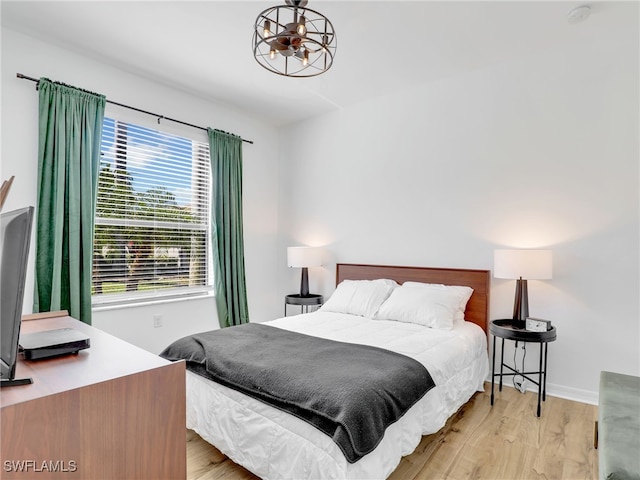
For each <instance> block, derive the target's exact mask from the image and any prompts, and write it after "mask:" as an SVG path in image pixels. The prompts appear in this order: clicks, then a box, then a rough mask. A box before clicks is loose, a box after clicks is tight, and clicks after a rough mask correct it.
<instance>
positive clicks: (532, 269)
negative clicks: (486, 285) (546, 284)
mask: <svg viewBox="0 0 640 480" xmlns="http://www.w3.org/2000/svg"><path fill="white" fill-rule="evenodd" d="M551 274H552V254H551V250H494V252H493V276H494V277H495V278H510V279H514V278H515V279H518V278H522V279H523V280H547V279H550V278H552V275H551Z"/></svg>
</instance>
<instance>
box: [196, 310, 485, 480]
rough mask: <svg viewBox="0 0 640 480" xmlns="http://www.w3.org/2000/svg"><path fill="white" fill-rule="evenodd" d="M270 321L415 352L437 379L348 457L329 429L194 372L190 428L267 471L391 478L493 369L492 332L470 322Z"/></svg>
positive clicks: (319, 317)
mask: <svg viewBox="0 0 640 480" xmlns="http://www.w3.org/2000/svg"><path fill="white" fill-rule="evenodd" d="M266 324H268V325H272V326H275V327H279V328H284V329H287V330H292V331H296V332H300V333H306V334H309V335H315V336H318V337H323V338H328V339H332V340H338V341H342V342H350V343H360V344H364V345H373V346H377V347H381V348H386V349H388V350H393V351H395V352H398V353H401V354H404V355H407V356H409V357H412V358H414V359H416V360H417V361H419V362H420V363H422V364H423V365H424V366H425V367H426V368H427V369H428V370H429V372H430V373H431V376H432V378H433V380H434V381H435V384H436V386H435V387H434V388H433V389H432V390H430V391H429V392H428V393H427V394H426V395H425V396H424V397H423V398H422V399H421V400H420V401H419V402H418V403H417V404H416V405H414V406H413V407H412V408H411V409H410V410H409V411H408V412H407V413H406V414H405V415H404V416H403V417H402V418H401V419H400V420H399V421H398V422H396V423H394V424H393V425H391V426H390V427H389V428H388V429H387V431H386V432H385V436H384V438H383V440H382V441H381V442H380V444H379V445H378V447H377V448H376V449H375V450H374V451H373V452H371V453H370V454H368V455H366V456H365V457H363V458H362V459H360V460H359V461H357V462H356V463H348V462H347V460H346V458H345V457H344V455H343V454H342V452H341V450H340V449H339V447H338V446H337V445H336V444H335V443H334V442H333V441H332V440H331V438H330V437H329V436H327V435H325V434H324V433H322V432H320V431H319V430H317V429H316V428H314V427H313V426H311V425H310V424H308V423H306V422H304V421H303V420H300V419H299V418H297V417H294V416H292V415H290V414H288V413H286V412H283V411H281V410H278V409H276V408H274V407H271V406H269V405H267V404H264V403H262V402H260V401H258V400H254V399H252V398H250V397H248V396H246V395H243V394H241V393H239V392H236V391H235V390H231V389H229V388H227V387H224V386H222V385H219V384H217V383H215V382H212V381H210V380H207V379H205V378H203V377H200V376H198V375H195V374H193V373H191V372H187V428H190V429H193V430H194V431H196V432H197V433H198V434H199V435H200V436H201V437H202V438H204V439H205V440H207V441H208V442H209V443H211V444H213V445H215V446H216V447H217V448H218V449H219V450H220V451H222V452H223V453H224V454H226V455H227V456H229V458H231V459H232V460H233V461H235V462H236V463H239V464H241V465H243V466H244V467H245V468H247V469H248V470H250V471H252V472H253V473H255V474H256V475H258V476H259V477H261V478H263V479H296V480H297V479H377V478H386V477H387V476H389V475H390V474H391V473H392V472H393V471H394V470H395V468H396V467H397V465H398V463H399V462H400V459H401V457H402V456H404V455H408V454H410V453H411V452H413V450H415V448H416V447H417V446H418V443H419V442H420V440H421V437H422V435H428V434H431V433H435V432H437V431H438V430H439V429H440V428H442V426H443V425H444V424H445V422H446V420H447V418H449V416H450V415H452V414H453V413H455V412H456V411H457V410H458V408H460V406H462V405H463V404H464V403H466V402H467V401H468V400H469V398H471V396H472V395H473V393H474V392H476V391H482V390H483V383H484V381H485V379H486V377H487V374H488V372H489V359H488V355H487V341H486V334H485V333H484V332H483V331H482V329H481V328H480V327H478V326H477V325H474V324H472V323H469V322H464V321H456V322H455V324H454V328H453V330H435V329H431V328H427V327H423V326H421V325H416V324H411V323H400V322H395V321H388V320H371V319H367V318H364V317H359V316H355V315H347V314H339V313H330V312H313V313H308V314H304V315H297V316H293V317H287V318H281V319H278V320H273V321H271V322H266Z"/></svg>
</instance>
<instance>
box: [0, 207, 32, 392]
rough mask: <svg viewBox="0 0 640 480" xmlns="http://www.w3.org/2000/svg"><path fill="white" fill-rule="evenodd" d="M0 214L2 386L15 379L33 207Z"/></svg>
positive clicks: (0, 375)
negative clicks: (0, 250)
mask: <svg viewBox="0 0 640 480" xmlns="http://www.w3.org/2000/svg"><path fill="white" fill-rule="evenodd" d="M0 217H1V219H2V221H1V234H0V241H1V242H2V243H1V244H0V246H1V248H2V257H0V261H1V262H2V263H0V271H1V273H0V300H1V302H2V303H0V311H1V317H0V346H1V350H0V378H1V379H2V386H6V385H10V384H12V382H14V381H15V380H14V377H15V369H16V359H17V357H18V342H19V340H20V323H21V320H22V300H23V298H24V284H25V279H26V276H27V262H28V260H29V243H30V241H31V224H32V222H33V207H26V208H22V209H20V210H14V211H12V212H7V213H2V214H0ZM16 382H18V383H20V382H21V381H16ZM22 383H25V382H24V381H23V382H22ZM28 383H30V382H28Z"/></svg>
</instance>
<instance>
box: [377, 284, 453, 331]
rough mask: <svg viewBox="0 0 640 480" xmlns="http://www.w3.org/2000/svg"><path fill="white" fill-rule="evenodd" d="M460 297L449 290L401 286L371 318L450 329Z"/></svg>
mask: <svg viewBox="0 0 640 480" xmlns="http://www.w3.org/2000/svg"><path fill="white" fill-rule="evenodd" d="M459 304H460V297H459V295H458V294H456V293H455V292H452V291H448V290H444V289H432V288H415V287H411V286H409V287H405V286H401V287H398V288H396V289H394V290H393V292H392V293H391V295H390V296H389V298H388V299H387V300H386V301H385V302H384V303H383V304H382V306H381V307H380V309H379V310H378V312H377V313H376V316H375V318H376V319H379V320H396V321H398V322H407V323H416V324H418V325H423V326H425V327H430V328H437V329H440V330H451V329H452V328H453V322H454V319H455V318H456V313H457V311H458V305H459Z"/></svg>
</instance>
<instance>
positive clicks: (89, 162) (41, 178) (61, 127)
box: [33, 78, 106, 324]
mask: <svg viewBox="0 0 640 480" xmlns="http://www.w3.org/2000/svg"><path fill="white" fill-rule="evenodd" d="M38 89H39V105H40V106H39V144H38V205H37V210H36V274H35V291H34V306H33V311H34V312H49V311H55V310H68V311H69V314H70V315H71V316H72V317H74V318H77V319H79V320H82V321H83V322H86V323H89V324H90V323H91V273H92V257H93V255H92V253H93V227H94V213H95V202H96V188H97V184H98V173H99V166H100V142H101V138H102V121H103V118H104V106H105V102H106V98H105V97H104V96H103V95H97V94H94V93H91V92H87V91H84V90H79V89H76V88H73V87H70V86H68V85H63V84H60V83H53V82H51V81H50V80H48V79H46V78H41V79H40V81H39V83H38Z"/></svg>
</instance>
